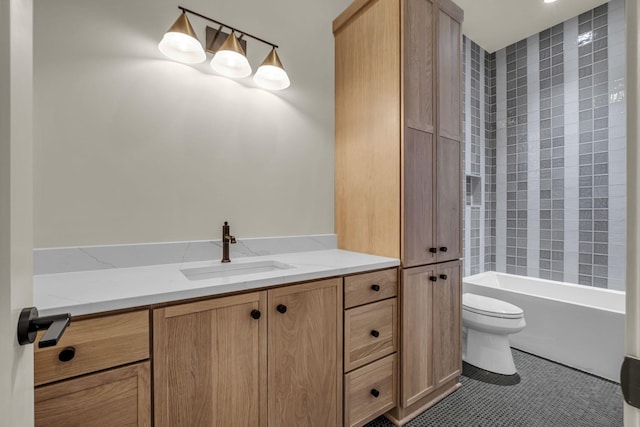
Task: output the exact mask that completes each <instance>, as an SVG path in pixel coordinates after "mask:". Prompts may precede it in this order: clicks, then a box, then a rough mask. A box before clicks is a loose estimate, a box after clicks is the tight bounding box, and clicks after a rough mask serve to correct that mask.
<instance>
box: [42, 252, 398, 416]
mask: <svg viewBox="0 0 640 427" xmlns="http://www.w3.org/2000/svg"><path fill="white" fill-rule="evenodd" d="M260 258H261V257H256V258H254V259H241V260H238V261H237V264H236V266H237V265H240V266H242V265H245V266H256V265H263V264H264V262H265V261H263V260H260ZM269 258H270V262H275V263H278V265H287V266H290V267H291V268H287V269H276V270H273V271H267V272H258V273H251V274H244V275H237V276H231V277H228V276H227V277H215V278H207V279H201V280H200V279H198V280H190V279H187V275H186V273H184V272H185V271H188V272H189V274H191V273H192V269H201V270H199V271H202V269H205V271H209V270H210V269H212V268H217V267H218V265H217V264H216V262H206V263H203V262H199V263H190V264H189V265H179V264H170V265H160V266H147V267H137V268H131V269H113V270H103V271H87V272H77V273H70V274H56V275H47V276H42V277H36V284H37V288H36V290H38V289H47V290H48V292H49V295H47V297H45V298H44V299H42V298H40V305H41V306H42V307H43V310H42V312H43V313H44V314H54V313H57V312H65V311H71V312H72V314H77V313H83V314H81V315H79V316H75V315H74V318H73V320H72V322H71V324H70V325H69V327H68V328H67V330H66V332H65V333H64V335H63V336H62V338H61V340H60V342H59V343H58V345H57V346H55V347H48V348H44V349H40V348H37V347H36V348H35V372H36V375H35V378H36V379H35V385H36V389H35V402H36V404H35V414H36V425H62V424H64V425H83V426H87V425H100V426H108V425H125V424H126V425H138V426H149V425H156V426H178V425H211V426H228V425H247V426H292V425H315V426H340V425H343V420H344V424H345V425H362V424H363V423H364V422H366V421H365V420H369V419H372V418H374V417H375V416H377V415H379V414H382V413H384V412H386V411H387V410H389V409H390V408H392V407H394V406H395V405H396V402H397V387H396V381H395V379H396V377H397V362H396V360H397V356H396V350H397V343H398V335H397V322H398V319H397V300H396V295H397V282H398V270H397V267H396V266H397V265H398V261H397V260H393V259H389V258H382V257H374V256H369V255H364V254H357V253H352V252H346V251H339V250H329V251H320V252H309V253H300V254H285V255H277V256H270V257H269ZM227 265H234V262H232V263H230V264H227ZM207 269H209V270H207ZM127 270H128V271H127ZM181 270H182V272H183V273H180V271H181ZM168 271H174V272H178V273H179V275H178V274H176V275H171V274H168V273H167V272H168ZM216 271H217V270H216ZM127 272H128V273H129V274H127ZM162 272H164V275H163V274H162ZM180 275H181V276H180ZM145 276H146V277H147V278H150V277H156V278H157V280H158V282H157V286H156V288H157V290H158V292H159V293H158V292H157V293H149V294H147V295H146V296H144V295H143V294H144V293H145V289H151V288H147V286H146V285H148V284H147V283H146V282H145V283H142V284H141V286H139V287H138V289H135V286H134V285H130V286H121V287H118V286H115V285H114V288H115V290H112V293H111V295H107V294H108V293H109V292H108V291H105V290H104V289H103V291H102V292H96V294H100V293H101V294H102V296H97V297H96V298H95V301H94V303H93V304H92V303H90V302H83V303H82V304H75V305H74V304H70V305H66V306H64V305H60V303H59V301H61V300H63V299H64V298H65V292H67V291H68V290H70V289H73V288H74V283H76V282H80V281H82V280H84V281H85V284H86V285H85V286H87V287H89V288H91V286H95V285H96V284H98V283H105V282H108V283H111V284H115V282H118V281H120V282H121V283H123V282H124V281H126V280H141V279H142V278H143V277H145ZM162 276H164V279H162V278H161V277H162ZM126 277H129V279H126ZM234 277H235V278H234ZM310 277H312V279H308V278H310ZM179 278H180V279H179ZM305 279H308V280H305ZM63 283H66V286H64V285H63ZM169 283H171V284H172V285H173V287H174V288H176V291H177V295H179V296H178V297H176V296H175V295H173V296H172V294H170V293H169V294H166V293H162V290H164V289H166V288H165V286H168V284H169ZM99 286H101V285H99ZM180 287H182V289H180ZM234 288H235V289H234ZM230 289H233V290H230ZM84 292H85V293H86V294H87V295H89V294H90V293H91V290H90V289H86V290H85V291H84ZM118 293H119V294H118ZM190 293H191V294H193V295H197V296H193V297H191V298H189V297H188V295H189V294H190ZM203 293H207V295H202V294H203ZM133 295H136V297H135V298H132V296H133ZM185 295H187V297H186V298H184V296H185ZM180 296H183V297H180ZM66 297H67V298H68V299H69V300H70V299H72V298H74V296H73V295H70V294H69V295H66ZM47 298H49V301H50V305H49V306H47ZM75 298H77V299H82V297H79V296H78V295H76V296H75ZM145 299H146V301H149V303H147V304H144V301H145ZM343 301H344V302H343ZM131 304H134V305H133V306H131ZM122 305H129V307H122ZM92 307H93V308H92ZM109 307H113V308H116V307H117V309H115V310H108V308H109ZM94 309H97V310H100V311H98V312H92V310H94ZM105 309H107V310H105ZM38 338H39V337H38ZM343 349H344V350H343ZM152 379H153V381H151V380H152ZM151 384H153V386H152V385H151ZM152 403H153V404H152ZM343 405H344V411H343ZM152 408H153V410H152Z"/></svg>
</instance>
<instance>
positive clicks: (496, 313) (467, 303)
mask: <svg viewBox="0 0 640 427" xmlns="http://www.w3.org/2000/svg"><path fill="white" fill-rule="evenodd" d="M462 309H463V310H467V311H470V312H472V313H477V314H482V315H484V316H491V317H501V318H506V319H518V318H520V317H522V315H523V312H522V309H521V308H520V307H518V306H516V305H513V304H509V303H508V302H504V301H500V300H497V299H494V298H489V297H484V296H482V295H475V294H463V295H462Z"/></svg>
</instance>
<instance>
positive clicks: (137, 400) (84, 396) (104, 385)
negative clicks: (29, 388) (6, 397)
mask: <svg viewBox="0 0 640 427" xmlns="http://www.w3.org/2000/svg"><path fill="white" fill-rule="evenodd" d="M149 376H150V374H149V362H144V363H138V364H135V365H129V366H125V367H124V368H117V369H112V370H109V371H105V372H101V373H98V374H92V375H87V376H84V377H80V378H77V379H71V380H67V381H62V382H58V383H55V384H51V385H45V386H40V387H36V389H35V394H34V403H35V425H36V426H65V427H93V426H95V427H110V426H113V427H116V426H139V427H147V426H150V425H151V382H150V379H149Z"/></svg>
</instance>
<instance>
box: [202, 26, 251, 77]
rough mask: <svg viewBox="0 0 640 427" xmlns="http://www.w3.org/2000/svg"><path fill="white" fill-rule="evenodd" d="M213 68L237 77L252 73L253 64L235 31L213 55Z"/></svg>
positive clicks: (226, 74) (223, 73) (220, 72)
mask: <svg viewBox="0 0 640 427" xmlns="http://www.w3.org/2000/svg"><path fill="white" fill-rule="evenodd" d="M211 68H213V70H214V71H215V72H216V73H219V74H222V75H223V76H226V77H233V78H237V79H239V78H242V77H247V76H248V75H249V74H251V65H249V61H248V60H247V57H246V55H245V53H244V49H242V46H241V45H240V41H239V40H238V38H237V37H236V35H235V33H233V32H232V33H231V34H229V37H227V39H226V40H225V41H224V43H222V46H220V49H218V51H217V52H216V54H215V55H213V59H212V60H211Z"/></svg>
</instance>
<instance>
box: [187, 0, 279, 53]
mask: <svg viewBox="0 0 640 427" xmlns="http://www.w3.org/2000/svg"><path fill="white" fill-rule="evenodd" d="M178 9H180V10H181V11H183V12H187V13H190V14H192V15H195V16H198V17H200V18H202V19H206V20H207V21H211V22H213V23H215V24H218V25H221V26H223V27H225V28H228V29H230V30H231V31H235V32H237V33H240V34H241V35H242V36H247V37H251V38H252V39H254V40H257V41H259V42H261V43H264V44H267V45H269V46H271V47H273V48H275V49H277V48H278V45H276V44H273V43H271V42H268V41H266V40H264V39H261V38H260V37H256V36H254V35H252V34H249V33H247V32H244V31H242V30H239V29H237V28H234V27H232V26H231V25H227V24H225V23H223V22H220V21H216V20H215V19H212V18H209V17H208V16H204V15H201V14H199V13H198V12H194V11H193V10H190V9H187V8H186V7H182V6H178Z"/></svg>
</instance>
